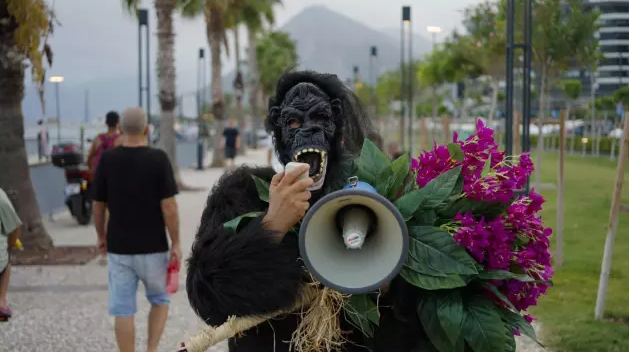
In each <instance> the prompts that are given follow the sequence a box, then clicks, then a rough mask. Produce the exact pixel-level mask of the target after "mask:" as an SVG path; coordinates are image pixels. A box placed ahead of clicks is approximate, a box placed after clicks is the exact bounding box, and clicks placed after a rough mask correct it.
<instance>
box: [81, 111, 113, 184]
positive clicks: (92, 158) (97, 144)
mask: <svg viewBox="0 0 629 352" xmlns="http://www.w3.org/2000/svg"><path fill="white" fill-rule="evenodd" d="M105 124H106V125H107V132H105V133H101V134H99V135H98V136H96V138H94V141H93V142H92V147H91V148H90V151H89V152H88V154H87V166H88V167H89V168H90V170H91V172H92V175H93V174H94V173H96V169H97V168H98V162H99V160H100V158H101V156H102V155H103V153H104V152H105V151H107V150H109V149H112V148H114V147H116V146H118V145H120V142H121V141H120V138H119V137H120V133H119V127H120V126H119V124H120V115H118V113H117V112H115V111H110V112H108V113H107V115H106V116H105Z"/></svg>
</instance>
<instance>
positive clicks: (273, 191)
mask: <svg viewBox="0 0 629 352" xmlns="http://www.w3.org/2000/svg"><path fill="white" fill-rule="evenodd" d="M309 169H310V167H309V166H308V165H303V166H300V167H299V168H297V169H296V170H293V171H292V172H289V173H285V172H284V171H282V172H280V173H278V174H276V175H275V176H273V179H272V180H271V185H270V187H269V210H268V211H267V214H266V216H265V217H264V220H263V222H264V223H265V224H266V226H267V228H269V229H271V230H274V231H278V232H280V233H282V234H285V233H286V232H288V231H289V230H290V229H292V228H293V227H294V226H295V225H296V224H297V222H299V220H301V219H302V218H303V217H304V215H306V211H308V208H309V207H310V204H309V203H308V200H309V199H310V197H311V196H312V195H311V194H310V191H308V190H307V188H308V187H310V186H311V185H312V184H313V183H314V181H313V180H312V178H310V177H305V178H302V179H299V180H298V178H299V177H300V176H301V175H302V174H303V173H305V172H308V170H309Z"/></svg>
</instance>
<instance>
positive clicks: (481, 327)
mask: <svg viewBox="0 0 629 352" xmlns="http://www.w3.org/2000/svg"><path fill="white" fill-rule="evenodd" d="M497 310H498V307H497V306H496V305H495V304H494V303H493V302H492V301H490V300H489V299H487V298H484V297H480V296H472V297H470V298H469V299H467V302H465V321H464V322H463V330H462V332H463V337H465V341H467V343H468V344H469V345H470V347H471V348H472V349H473V350H474V352H496V351H502V350H504V345H505V335H504V323H503V322H502V320H501V319H500V314H499V313H498V311H497Z"/></svg>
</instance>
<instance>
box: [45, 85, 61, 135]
mask: <svg viewBox="0 0 629 352" xmlns="http://www.w3.org/2000/svg"><path fill="white" fill-rule="evenodd" d="M48 81H49V82H50V83H54V84H55V100H56V104H57V144H59V143H61V107H60V106H59V84H60V83H61V82H63V81H64V78H63V76H51V77H50V78H49V79H48Z"/></svg>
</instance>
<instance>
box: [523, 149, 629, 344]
mask: <svg viewBox="0 0 629 352" xmlns="http://www.w3.org/2000/svg"><path fill="white" fill-rule="evenodd" d="M532 159H533V161H535V158H534V157H533V158H532ZM557 162H558V155H557V154H556V153H550V152H549V153H546V155H544V156H543V161H542V178H543V182H544V183H554V184H556V182H557ZM615 173H616V163H615V162H612V161H610V160H609V158H582V157H580V156H567V158H566V162H565V193H566V194H565V200H564V204H565V206H564V207H565V229H564V265H563V266H562V267H561V268H556V273H555V276H554V278H553V281H554V284H555V286H554V287H552V288H551V289H550V291H549V294H548V295H547V296H544V297H541V298H540V300H539V305H538V306H537V307H535V308H533V309H531V313H532V314H533V315H534V316H535V317H537V318H539V319H540V321H541V322H542V326H543V332H542V338H543V341H544V343H545V344H546V345H547V346H548V347H549V348H550V349H552V350H553V351H556V352H621V351H623V352H626V351H629V214H621V215H620V221H619V224H618V230H617V234H616V241H615V247H614V255H613V264H612V270H611V276H610V281H609V289H608V293H607V302H606V306H605V311H606V314H607V315H608V316H610V317H612V316H613V317H615V319H610V320H607V321H602V322H595V321H594V320H593V318H594V306H595V302H596V293H597V289H598V282H599V274H600V268H601V259H602V256H603V246H604V243H605V236H606V232H607V223H608V218H609V207H610V205H611V198H612V192H613V188H614V178H615ZM625 177H626V179H627V183H626V184H625V187H624V190H623V197H622V198H623V204H629V177H627V170H626V171H625ZM531 179H533V177H531ZM531 184H532V183H531ZM541 193H542V194H543V195H544V197H545V198H546V200H547V203H546V204H545V207H544V210H543V213H542V216H543V219H544V222H545V224H546V225H547V226H550V227H552V228H554V227H555V223H556V216H557V210H556V209H557V208H556V207H557V197H556V196H557V195H556V192H555V191H554V190H544V191H542V192H541ZM552 246H553V248H554V246H555V242H554V241H553V242H552ZM612 320H614V321H612ZM622 321H624V322H622Z"/></svg>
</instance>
